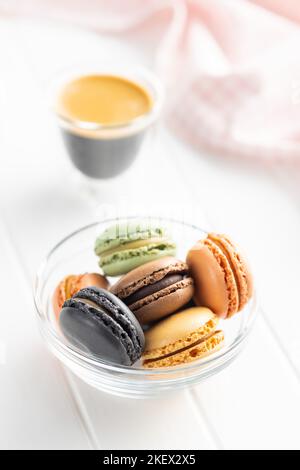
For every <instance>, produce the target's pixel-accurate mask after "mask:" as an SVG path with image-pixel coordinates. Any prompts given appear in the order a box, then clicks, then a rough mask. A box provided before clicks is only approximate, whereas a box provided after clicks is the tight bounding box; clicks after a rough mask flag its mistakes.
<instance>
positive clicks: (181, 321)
mask: <svg viewBox="0 0 300 470" xmlns="http://www.w3.org/2000/svg"><path fill="white" fill-rule="evenodd" d="M218 323H219V318H218V317H217V316H216V315H215V314H214V313H213V312H212V311H211V310H209V309H208V308H205V307H192V308H189V309H187V310H183V311H182V312H179V313H175V314H174V315H171V316H169V317H168V318H166V319H164V320H162V321H160V322H159V323H157V324H156V325H154V326H153V327H152V328H150V329H149V330H148V331H146V333H145V339H146V346H145V352H144V354H143V358H144V359H145V360H147V359H154V358H159V357H162V356H166V355H167V354H171V353H175V352H176V351H179V350H182V349H183V348H187V347H189V346H191V345H192V344H195V343H196V342H197V341H199V340H202V339H204V338H206V337H208V336H210V335H211V334H212V333H214V331H215V330H216V328H217V325H218Z"/></svg>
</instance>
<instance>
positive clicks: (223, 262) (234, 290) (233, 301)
mask: <svg viewBox="0 0 300 470" xmlns="http://www.w3.org/2000/svg"><path fill="white" fill-rule="evenodd" d="M204 244H205V245H206V246H207V247H208V248H209V249H210V250H211V252H212V253H213V255H214V257H215V258H216V260H217V262H218V264H219V266H220V269H221V270H222V271H223V273H224V278H225V284H226V287H227V293H228V309H227V313H226V316H227V317H228V316H232V315H234V314H235V313H237V312H238V310H239V291H238V286H237V283H236V279H235V276H234V273H233V270H232V268H231V265H230V262H229V260H228V258H227V255H226V253H224V252H223V250H221V248H220V247H219V246H218V245H217V244H216V243H214V242H213V241H212V240H210V239H209V238H207V239H206V240H204Z"/></svg>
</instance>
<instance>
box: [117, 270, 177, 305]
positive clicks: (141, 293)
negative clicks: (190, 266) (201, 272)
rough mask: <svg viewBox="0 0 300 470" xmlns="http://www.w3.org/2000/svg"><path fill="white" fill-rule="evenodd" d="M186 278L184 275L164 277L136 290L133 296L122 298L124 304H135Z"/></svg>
mask: <svg viewBox="0 0 300 470" xmlns="http://www.w3.org/2000/svg"><path fill="white" fill-rule="evenodd" d="M184 277H186V275H184V274H181V273H171V274H167V275H166V276H165V277H163V278H162V279H160V280H159V281H157V282H155V283H154V284H149V285H147V286H145V287H142V288H141V289H138V290H137V291H136V292H134V293H133V294H131V295H129V296H128V297H126V298H124V299H123V300H124V303H125V304H126V305H132V304H134V303H135V302H138V301H139V300H141V299H144V298H145V297H148V296H149V295H152V294H155V293H156V292H159V291H160V290H162V289H165V288H166V287H169V286H171V285H173V284H176V283H177V282H180V281H182V280H183V279H184Z"/></svg>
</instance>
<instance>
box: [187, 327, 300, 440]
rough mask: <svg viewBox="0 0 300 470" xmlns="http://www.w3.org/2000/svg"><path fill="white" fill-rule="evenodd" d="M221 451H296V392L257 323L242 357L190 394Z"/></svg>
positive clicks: (296, 384) (290, 375) (265, 331)
mask: <svg viewBox="0 0 300 470" xmlns="http://www.w3.org/2000/svg"><path fill="white" fill-rule="evenodd" d="M194 393H195V396H196V398H197V399H198V400H199V401H200V403H201V407H204V409H205V411H206V413H207V416H208V418H209V420H210V422H211V423H212V425H213V427H214V429H215V431H216V433H217V434H218V437H219V439H220V440H221V443H222V446H223V447H224V448H225V449H299V448H300V441H299V435H298V431H297V429H298V423H299V419H300V407H299V396H300V387H299V381H298V380H297V378H296V376H295V375H294V374H293V373H291V369H290V367H289V364H288V363H287V361H286V359H285V357H284V355H283V354H282V353H281V351H280V350H279V349H278V348H277V346H276V342H275V341H274V338H273V337H272V335H271V334H270V331H269V330H268V328H267V327H266V325H265V324H264V321H263V319H262V318H260V319H259V320H258V322H257V325H256V326H255V330H254V332H253V334H252V336H251V338H250V340H249V344H247V346H246V349H245V351H244V352H243V353H242V354H241V356H240V357H239V358H238V359H237V360H236V362H234V363H233V364H232V365H231V366H230V367H229V368H227V369H226V370H224V371H223V372H222V373H220V374H219V375H217V376H214V377H213V378H211V379H210V380H208V381H207V382H204V383H203V384H201V385H200V386H198V387H197V388H195V391H194Z"/></svg>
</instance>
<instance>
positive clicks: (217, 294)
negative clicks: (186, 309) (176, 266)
mask: <svg viewBox="0 0 300 470" xmlns="http://www.w3.org/2000/svg"><path fill="white" fill-rule="evenodd" d="M187 264H188V266H189V269H190V272H191V275H192V277H193V279H194V283H195V293H194V300H195V303H196V305H199V306H205V307H208V308H209V309H210V310H212V311H213V312H214V313H215V314H216V315H218V316H219V317H221V318H225V317H226V315H227V311H228V307H229V296H228V289H227V284H226V279H225V275H224V271H223V269H222V268H221V267H220V264H219V263H218V261H217V259H216V257H215V256H214V254H213V253H212V251H211V250H210V249H209V247H208V246H206V245H204V244H203V243H202V242H199V243H197V244H196V245H194V246H193V247H192V248H191V250H190V251H189V252H188V255H187Z"/></svg>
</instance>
